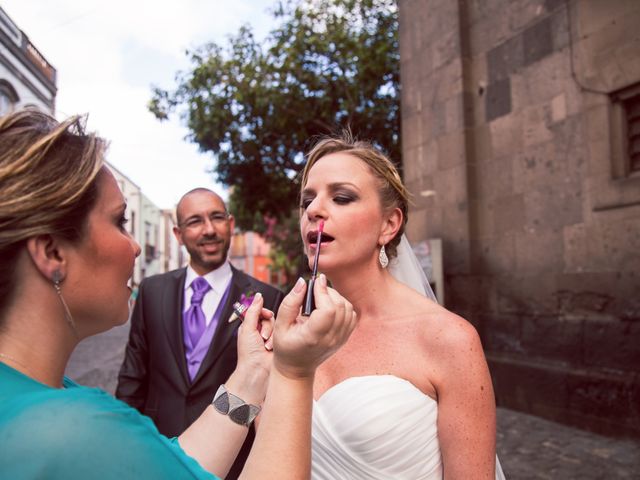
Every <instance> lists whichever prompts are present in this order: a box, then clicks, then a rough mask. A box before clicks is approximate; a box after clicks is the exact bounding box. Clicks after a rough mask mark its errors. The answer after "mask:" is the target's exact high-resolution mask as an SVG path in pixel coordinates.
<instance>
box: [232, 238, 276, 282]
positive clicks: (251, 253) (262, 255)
mask: <svg viewBox="0 0 640 480" xmlns="http://www.w3.org/2000/svg"><path fill="white" fill-rule="evenodd" d="M270 249H271V246H270V245H269V243H268V242H267V241H266V240H265V239H264V238H262V236H260V235H259V234H258V233H256V232H239V231H238V232H236V233H234V235H233V237H232V238H231V247H230V248H229V262H231V264H232V265H233V266H234V267H236V268H237V269H239V270H242V271H243V272H245V273H247V274H248V275H251V276H252V277H254V278H257V279H258V280H260V281H262V282H265V283H269V284H272V285H281V284H282V283H284V279H283V278H282V274H281V273H279V272H273V271H272V268H271V266H272V261H271V258H270V256H269V252H270Z"/></svg>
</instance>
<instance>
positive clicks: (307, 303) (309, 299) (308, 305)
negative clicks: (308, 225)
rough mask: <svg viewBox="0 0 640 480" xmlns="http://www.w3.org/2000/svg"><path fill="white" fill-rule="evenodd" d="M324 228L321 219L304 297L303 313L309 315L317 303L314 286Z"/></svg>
mask: <svg viewBox="0 0 640 480" xmlns="http://www.w3.org/2000/svg"><path fill="white" fill-rule="evenodd" d="M322 230H324V220H320V222H319V223H318V239H317V240H316V256H315V258H314V259H313V270H312V271H311V278H310V279H309V285H308V286H307V294H306V296H305V298H304V309H303V311H302V315H304V316H305V317H308V316H309V315H311V312H313V311H314V310H315V309H316V304H315V301H314V298H313V286H314V284H315V283H316V278H317V276H318V258H319V257H320V244H321V243H322Z"/></svg>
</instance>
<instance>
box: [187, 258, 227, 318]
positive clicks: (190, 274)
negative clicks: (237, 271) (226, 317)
mask: <svg viewBox="0 0 640 480" xmlns="http://www.w3.org/2000/svg"><path fill="white" fill-rule="evenodd" d="M199 276H200V275H198V274H197V273H196V272H195V270H194V269H193V268H191V265H189V266H187V276H186V278H185V282H184V305H183V312H182V313H183V314H184V313H185V312H186V311H187V310H189V307H190V306H191V296H192V295H193V290H192V289H191V282H193V281H194V280H195V279H196V277H199ZM232 276H233V273H232V272H231V266H230V265H229V262H228V261H226V262H224V263H223V264H222V265H221V266H220V267H218V268H216V269H215V270H213V271H211V272H209V273H207V274H206V275H204V276H203V277H202V278H204V279H205V280H206V281H207V282H208V283H209V285H211V290H209V291H208V292H207V293H206V294H205V296H204V298H203V299H202V311H203V312H204V318H205V321H206V323H207V326H209V324H210V323H211V320H212V319H213V315H214V314H215V313H216V309H217V308H218V304H219V303H220V299H221V298H222V296H223V295H224V292H225V290H226V289H227V285H229V282H230V281H231V277H232Z"/></svg>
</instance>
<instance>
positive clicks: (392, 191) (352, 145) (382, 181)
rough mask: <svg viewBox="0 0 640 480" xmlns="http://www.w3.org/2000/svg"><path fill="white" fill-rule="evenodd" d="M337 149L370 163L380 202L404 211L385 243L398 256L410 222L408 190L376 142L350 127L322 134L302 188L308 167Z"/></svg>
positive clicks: (312, 150) (393, 255) (389, 250)
mask: <svg viewBox="0 0 640 480" xmlns="http://www.w3.org/2000/svg"><path fill="white" fill-rule="evenodd" d="M338 152H341V153H348V154H349V155H352V156H354V157H356V158H359V159H360V160H362V161H363V162H364V163H366V164H367V165H368V166H369V169H370V171H371V173H372V174H373V175H374V176H375V177H376V178H377V179H378V192H379V194H380V203H381V205H382V208H383V209H384V210H386V211H389V210H392V209H394V208H399V209H400V210H401V211H402V225H401V226H400V229H399V230H398V233H397V234H396V236H395V237H394V238H393V239H392V240H391V241H390V242H389V243H387V244H386V245H385V249H386V252H387V255H388V256H389V258H393V257H395V256H396V255H397V246H398V244H399V243H400V238H401V237H402V234H403V233H404V229H405V225H406V224H407V214H408V211H409V191H408V190H407V188H406V187H405V186H404V184H403V183H402V179H401V178H400V174H399V173H398V170H397V169H396V167H395V166H394V165H393V163H392V162H391V160H389V158H387V156H386V155H385V154H384V153H382V152H381V151H380V150H379V149H378V148H376V147H375V146H374V145H373V144H371V143H370V142H366V141H362V140H356V139H354V138H353V136H352V134H351V132H349V131H345V132H343V133H342V134H341V135H339V136H333V137H323V138H321V139H320V140H319V141H318V142H317V143H316V144H315V146H314V147H313V148H312V149H311V151H310V152H309V153H308V154H307V163H306V165H305V166H304V170H303V171H302V184H301V185H302V188H304V187H305V185H306V184H307V180H308V179H309V171H310V170H311V169H312V168H313V166H314V165H315V163H316V162H317V161H318V160H320V159H321V158H322V157H325V156H327V155H330V154H332V153H338Z"/></svg>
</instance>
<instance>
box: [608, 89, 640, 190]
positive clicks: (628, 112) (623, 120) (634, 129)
mask: <svg viewBox="0 0 640 480" xmlns="http://www.w3.org/2000/svg"><path fill="white" fill-rule="evenodd" d="M611 106H612V122H611V125H612V132H611V140H612V157H613V174H614V177H616V178H623V177H628V176H629V175H631V174H635V173H636V172H637V173H640V83H637V84H635V85H632V86H631V87H627V88H625V89H623V90H619V91H617V92H615V93H613V94H612V95H611Z"/></svg>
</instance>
